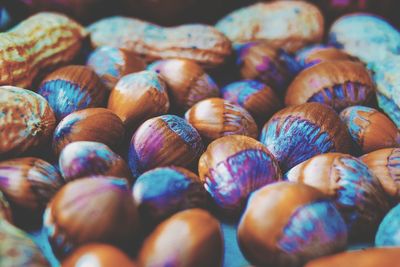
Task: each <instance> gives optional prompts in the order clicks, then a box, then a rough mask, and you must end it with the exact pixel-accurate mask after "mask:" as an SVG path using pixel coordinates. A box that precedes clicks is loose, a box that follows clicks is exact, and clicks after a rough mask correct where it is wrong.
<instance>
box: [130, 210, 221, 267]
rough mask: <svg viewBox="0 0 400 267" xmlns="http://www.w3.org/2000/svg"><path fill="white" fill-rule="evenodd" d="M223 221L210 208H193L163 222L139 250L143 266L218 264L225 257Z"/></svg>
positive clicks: (199, 266)
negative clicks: (221, 223) (220, 221)
mask: <svg viewBox="0 0 400 267" xmlns="http://www.w3.org/2000/svg"><path fill="white" fill-rule="evenodd" d="M223 253H224V252H223V238H222V233H221V227H220V224H219V222H218V221H217V220H216V219H215V218H214V217H213V216H212V215H211V214H209V213H208V212H207V211H205V210H202V209H189V210H185V211H181V212H179V213H177V214H175V215H173V216H172V217H170V218H169V219H167V220H165V221H164V222H162V223H161V224H160V225H158V226H157V228H156V229H155V230H154V231H153V232H152V233H151V234H150V235H149V236H148V237H147V238H146V240H145V241H144V243H143V246H142V248H141V249H140V251H139V256H138V263H139V266H143V267H150V266H180V267H203V266H208V267H218V266H221V265H222V260H223Z"/></svg>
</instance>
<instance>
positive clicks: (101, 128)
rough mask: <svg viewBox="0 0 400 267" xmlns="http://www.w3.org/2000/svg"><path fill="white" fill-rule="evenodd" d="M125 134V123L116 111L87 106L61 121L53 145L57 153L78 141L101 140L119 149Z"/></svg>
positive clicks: (114, 148)
mask: <svg viewBox="0 0 400 267" xmlns="http://www.w3.org/2000/svg"><path fill="white" fill-rule="evenodd" d="M124 136H125V128H124V124H123V123H122V121H121V119H120V118H119V117H118V116H117V115H116V114H115V113H114V112H112V111H111V110H109V109H105V108H87V109H82V110H79V111H75V112H73V113H71V114H69V115H68V116H66V117H65V118H64V119H62V120H61V121H60V123H59V124H58V125H57V127H56V129H55V131H54V135H53V144H52V146H53V151H54V153H55V154H56V155H59V154H60V152H61V150H62V149H63V148H64V147H65V146H66V145H68V144H69V143H72V142H76V141H93V142H100V143H103V144H105V145H107V146H109V147H110V148H111V149H113V150H114V151H117V150H118V149H119V148H120V147H121V144H122V142H123V139H124Z"/></svg>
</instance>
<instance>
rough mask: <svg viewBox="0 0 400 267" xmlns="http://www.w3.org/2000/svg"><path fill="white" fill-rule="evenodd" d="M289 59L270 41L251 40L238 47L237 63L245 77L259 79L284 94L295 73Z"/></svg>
mask: <svg viewBox="0 0 400 267" xmlns="http://www.w3.org/2000/svg"><path fill="white" fill-rule="evenodd" d="M288 59H290V56H289V55H288V54H287V53H285V52H284V51H283V50H279V49H276V48H274V47H272V46H271V45H270V44H269V43H268V42H262V41H259V42H250V43H245V44H243V45H241V46H239V47H238V49H237V61H236V65H237V67H238V68H239V72H240V76H241V77H242V78H243V79H254V80H259V81H261V82H263V83H265V84H267V85H268V86H271V87H272V88H273V89H274V90H276V92H277V93H278V94H279V95H283V93H284V91H285V90H286V87H287V85H288V83H289V82H290V80H291V79H292V76H293V74H294V73H293V72H294V70H293V69H292V68H291V65H290V64H288V63H289V62H291V61H288ZM293 61H294V60H293Z"/></svg>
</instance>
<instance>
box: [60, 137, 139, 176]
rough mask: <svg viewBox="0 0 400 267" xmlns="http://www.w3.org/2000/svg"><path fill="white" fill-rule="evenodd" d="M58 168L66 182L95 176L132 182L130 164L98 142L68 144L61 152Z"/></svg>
mask: <svg viewBox="0 0 400 267" xmlns="http://www.w3.org/2000/svg"><path fill="white" fill-rule="evenodd" d="M58 166H59V169H60V172H61V174H62V176H63V177H64V179H65V181H66V182H69V181H72V180H75V179H78V178H82V177H85V176H94V175H104V176H114V177H120V178H124V179H126V180H127V181H128V182H132V175H131V172H130V170H129V167H128V164H126V163H125V161H124V160H123V159H122V158H121V157H120V156H119V155H118V154H115V153H114V152H113V151H112V150H111V149H110V148H109V147H108V146H106V145H104V144H102V143H98V142H88V141H79V142H73V143H70V144H68V145H67V146H66V147H65V148H64V149H63V150H62V151H61V154H60V157H59V159H58Z"/></svg>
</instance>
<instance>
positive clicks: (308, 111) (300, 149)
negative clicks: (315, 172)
mask: <svg viewBox="0 0 400 267" xmlns="http://www.w3.org/2000/svg"><path fill="white" fill-rule="evenodd" d="M260 140H261V143H263V144H265V145H266V146H267V148H268V150H269V151H271V153H272V154H273V155H274V156H275V158H276V159H277V160H278V162H279V164H280V166H281V169H282V171H283V172H286V171H288V170H289V169H290V168H292V167H294V166H296V165H297V164H299V163H301V162H303V161H305V160H307V159H309V158H311V157H313V156H315V155H318V154H323V153H327V152H342V153H347V152H349V149H350V147H351V137H350V135H349V133H348V130H347V128H346V126H345V125H344V123H343V122H341V120H340V118H339V116H338V115H337V113H336V112H335V111H334V110H333V109H332V108H330V107H328V106H326V105H323V104H319V103H307V104H303V105H298V106H293V107H288V108H285V109H283V110H281V111H279V112H278V113H276V114H275V115H274V116H272V118H271V119H270V120H269V121H268V122H267V123H266V124H265V125H264V127H263V129H262V132H261V138H260Z"/></svg>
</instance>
